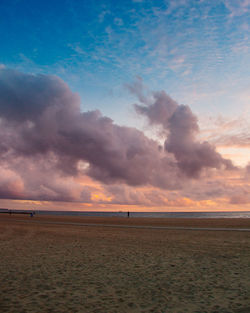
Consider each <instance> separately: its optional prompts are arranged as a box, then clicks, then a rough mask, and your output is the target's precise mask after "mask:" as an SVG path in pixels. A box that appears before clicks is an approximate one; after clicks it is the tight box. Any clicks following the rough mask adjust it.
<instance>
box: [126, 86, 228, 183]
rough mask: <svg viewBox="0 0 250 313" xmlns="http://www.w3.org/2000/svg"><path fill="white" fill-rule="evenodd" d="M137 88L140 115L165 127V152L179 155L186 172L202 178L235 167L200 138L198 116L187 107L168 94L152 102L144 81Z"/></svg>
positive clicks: (157, 93)
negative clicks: (209, 170)
mask: <svg viewBox="0 0 250 313" xmlns="http://www.w3.org/2000/svg"><path fill="white" fill-rule="evenodd" d="M135 87H137V88H135ZM135 87H134V88H130V90H131V92H133V93H134V94H136V95H137V97H138V99H139V101H140V102H141V103H140V104H135V109H136V111H137V113H139V114H141V115H144V116H146V117H147V118H148V121H149V123H150V124H152V125H160V126H161V127H162V131H163V132H164V133H165V135H166V140H165V144H164V148H165V151H166V152H168V153H172V154H173V155H174V156H175V159H176V161H177V165H178V167H179V169H180V170H181V171H182V172H183V173H185V174H186V175H187V176H188V177H198V176H199V175H200V174H201V172H202V170H203V169H206V168H216V169H219V168H222V167H224V168H228V169H232V168H233V165H232V162H231V161H230V160H227V159H224V158H223V157H222V156H221V155H220V154H219V153H218V152H216V150H215V147H213V146H212V145H211V144H209V143H208V142H199V141H198V140H197V139H196V138H197V135H198V133H199V126H198V122H197V117H196V116H195V115H194V114H193V113H192V111H191V109H190V108H189V107H188V106H187V105H182V104H181V105H180V104H178V103H177V102H176V101H175V100H173V99H172V98H171V97H170V96H168V95H167V94H166V93H165V92H164V91H161V92H154V93H153V94H152V101H151V103H150V101H149V100H148V99H147V98H146V97H145V96H144V95H143V87H142V85H141V81H137V85H135ZM149 103H150V104H149Z"/></svg>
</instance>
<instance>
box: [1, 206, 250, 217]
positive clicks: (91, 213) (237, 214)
mask: <svg viewBox="0 0 250 313" xmlns="http://www.w3.org/2000/svg"><path fill="white" fill-rule="evenodd" d="M9 212H10V210H8V209H2V208H0V213H9ZM11 212H13V213H15V212H16V213H21V212H31V211H30V210H27V211H24V210H11ZM33 212H35V213H36V214H39V215H68V216H93V217H127V214H128V212H127V211H123V212H111V211H109V212H108V211H103V212H101V211H51V210H40V211H38V210H37V211H33ZM129 216H130V217H132V218H136V217H149V218H250V211H238V212H131V211H130V212H129Z"/></svg>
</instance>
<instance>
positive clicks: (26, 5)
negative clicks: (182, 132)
mask: <svg viewBox="0 0 250 313" xmlns="http://www.w3.org/2000/svg"><path fill="white" fill-rule="evenodd" d="M0 12H1V19H0V36H1V42H2V47H1V52H0V62H1V63H3V64H4V65H5V66H8V67H15V68H19V69H20V70H23V71H27V72H33V73H45V74H47V73H49V74H54V75H58V76H60V77H61V78H62V79H64V80H65V81H66V82H67V83H68V84H69V85H70V87H71V88H72V89H73V90H74V91H77V92H78V93H80V95H81V97H82V103H83V109H84V110H85V109H95V108H99V109H100V110H101V111H102V112H103V113H104V114H107V115H108V116H111V117H113V118H114V119H115V120H117V121H118V122H120V123H125V122H128V123H134V121H133V114H132V113H131V111H130V104H131V103H133V101H134V99H133V97H131V96H130V95H129V94H128V92H127V91H126V90H125V88H124V84H126V83H129V82H131V81H133V80H134V79H135V77H136V76H140V77H142V78H143V80H144V83H145V84H146V85H147V86H148V87H149V88H150V89H152V90H161V89H164V90H165V91H166V92H167V93H168V94H170V95H171V96H172V97H173V98H175V99H176V100H177V101H179V102H181V103H185V104H188V105H190V106H191V107H192V109H193V110H194V111H195V112H196V113H198V114H210V115H212V116H217V115H226V116H229V117H230V116H235V114H239V109H241V110H245V109H248V108H246V107H245V105H246V101H247V100H244V99H243V101H242V103H239V102H240V101H238V98H239V97H240V96H242V97H244V95H245V94H247V95H246V96H248V97H249V94H248V93H247V90H248V88H249V68H250V66H249V62H250V61H249V33H250V32H249V1H247V0H239V1H235V0H234V1H230V0H222V1H206V0H204V1H187V0H180V1H66V0H61V1H27V0H20V1H18V0H15V1H14V0H8V1H4V0H3V1H1V3H0ZM248 100H249V99H248ZM121 112H122V114H121ZM121 115H122V116H121Z"/></svg>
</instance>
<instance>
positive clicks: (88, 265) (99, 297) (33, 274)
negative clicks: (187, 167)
mask: <svg viewBox="0 0 250 313" xmlns="http://www.w3.org/2000/svg"><path fill="white" fill-rule="evenodd" d="M17 220H18V221H17ZM39 221H41V222H43V223H40V222H39ZM46 221H49V222H53V221H65V222H83V223H100V224H110V223H111V224H112V223H113V224H115V225H118V224H124V225H159V226H160V225H161V226H165V225H166V226H196V227H203V226H204V227H213V226H214V227H230V228H231V227H236V228H240V227H242V228H250V219H235V220H233V219H223V220H215V219H213V220H212V219H211V220H210V219H209V220H200V219H199V220H198V219H164V220H162V219H133V218H130V219H126V218H123V219H122V218H77V217H48V216H46V217H45V216H43V217H38V216H36V217H34V218H30V217H29V216H15V215H12V216H8V215H1V216H0V258H1V266H0V312H11V313H15V312H16V313H22V312H32V313H39V312H43V313H44V312H70V313H71V312H72V313H73V312H74V313H75V312H87V313H88V312H96V313H98V312H100V313H113V312H117V313H123V312H153V313H154V312H155V313H157V312H170V313H175V312H180V313H184V312H192V313H195V312H197V313H198V312H200V313H205V312H214V313H215V312H217V313H223V312H225V313H226V312H227V313H228V312H238V313H240V312H241V313H249V312H250V233H249V232H232V231H185V230H162V229H135V228H131V229H129V228H113V227H102V226H99V227H91V226H89V227H81V226H73V225H58V224H46V223H45V222H46Z"/></svg>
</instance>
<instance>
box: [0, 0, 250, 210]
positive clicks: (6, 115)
mask: <svg viewBox="0 0 250 313" xmlns="http://www.w3.org/2000/svg"><path fill="white" fill-rule="evenodd" d="M249 21H250V1H249V0H218V1H208V0H200V1H199V0H196V1H192V0H175V1H172V0H164V1H163V0H162V1H160V0H159V1H158V0H155V1H150V0H148V1H147V0H145V1H143V0H123V1H107V0H105V1H85V0H81V1H78V0H75V1H69V0H60V1H57V0H54V1H46V0H44V1H31V0H30V1H29V0H8V1H7V0H2V1H1V2H0V38H1V43H0V45H1V49H0V129H1V132H0V137H1V140H0V155H1V157H0V173H1V175H0V207H3V208H13V209H14V208H16V209H38V210H41V209H55V210H87V211H91V210H93V211H95V210H102V211H128V210H129V211H224V210H225V211H227V210H230V211H231V210H232V211H237V210H238V211H239V210H240V211H243V210H250V193H249V191H250V123H249V117H250V75H249V72H250V57H249V56H250V53H249V52H250V38H249V36H250V31H249V30H250V29H249V28H250V22H249Z"/></svg>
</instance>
